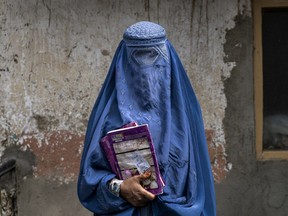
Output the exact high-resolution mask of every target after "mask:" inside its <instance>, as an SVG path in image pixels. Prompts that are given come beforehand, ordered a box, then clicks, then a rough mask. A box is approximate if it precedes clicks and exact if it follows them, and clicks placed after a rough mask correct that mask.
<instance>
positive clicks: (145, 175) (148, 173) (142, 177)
mask: <svg viewBox="0 0 288 216" xmlns="http://www.w3.org/2000/svg"><path fill="white" fill-rule="evenodd" d="M150 176H151V172H149V171H147V172H144V173H142V174H141V175H138V176H136V177H137V179H138V180H139V182H140V181H143V180H146V179H148V178H150Z"/></svg>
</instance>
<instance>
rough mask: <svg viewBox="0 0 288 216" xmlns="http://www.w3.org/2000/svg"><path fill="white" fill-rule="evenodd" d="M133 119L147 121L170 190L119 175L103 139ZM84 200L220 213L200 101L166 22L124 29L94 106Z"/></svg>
mask: <svg viewBox="0 0 288 216" xmlns="http://www.w3.org/2000/svg"><path fill="white" fill-rule="evenodd" d="M130 122H137V123H138V124H148V125H149V129H150V132H151V135H152V138H153V142H154V146H155V151H156V155H157V159H158V163H159V168H160V172H161V175H162V177H163V179H164V182H165V187H164V191H163V193H162V194H160V195H157V196H155V195H153V194H151V193H150V192H148V191H146V190H145V189H144V188H143V187H142V186H141V181H142V180H144V179H145V177H144V176H143V175H136V176H133V177H131V178H129V179H127V180H124V181H123V182H121V184H120V187H119V188H120V191H118V193H119V194H118V195H117V194H115V193H113V192H112V191H111V190H110V185H109V184H110V182H111V181H112V180H115V179H116V178H117V177H116V175H115V174H114V173H113V172H112V170H111V167H110V166H109V163H108V161H107V159H106V156H105V154H104V152H103V150H102V149H101V146H100V145H99V140H100V139H101V138H102V137H103V136H105V134H106V133H107V132H108V131H110V130H113V129H116V128H120V127H121V126H123V125H125V124H128V123H130ZM78 196H79V199H80V201H81V203H82V204H83V205H84V206H85V207H86V208H87V209H89V210H90V211H92V212H93V213H94V215H117V216H130V215H133V216H134V215H135V216H136V215H141V216H143V215H149V216H153V215H156V216H158V215H159V216H160V215H163V216H169V215H171V216H173V215H180V216H214V215H216V207H215V194H214V183H213V176H212V172H211V166H210V160H209V155H208V150H207V145H206V139H205V132H204V126H203V119H202V114H201V109H200V106H199V103H198V101H197V98H196V96H195V93H194V90H193V88H192V86H191V84H190V82H189V79H188V77H187V75H186V72H185V70H184V68H183V66H182V64H181V61H180V59H179V57H178V55H177V54H176V51H175V50H174V48H173V47H172V45H171V43H170V42H169V40H168V39H167V38H166V32H165V29H164V28H163V27H161V26H160V25H158V24H155V23H152V22H146V21H143V22H138V23H135V24H134V25H132V26H130V27H129V28H128V29H127V30H126V31H125V33H124V35H123V40H122V41H121V42H120V44H119V46H118V48H117V50H116V53H115V55H114V58H113V61H112V64H111V66H110V69H109V71H108V74H107V77H106V79H105V82H104V84H103V87H102V89H101V91H100V93H99V96H98V98H97V100H96V103H95V105H94V108H93V110H92V113H91V116H90V119H89V122H88V127H87V132H86V138H85V143H84V149H83V153H82V161H81V165H80V174H79V179H78Z"/></svg>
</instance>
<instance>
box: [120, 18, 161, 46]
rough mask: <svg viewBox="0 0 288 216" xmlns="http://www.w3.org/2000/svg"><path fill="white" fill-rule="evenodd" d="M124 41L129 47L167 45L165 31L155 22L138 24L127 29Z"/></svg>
mask: <svg viewBox="0 0 288 216" xmlns="http://www.w3.org/2000/svg"><path fill="white" fill-rule="evenodd" d="M123 39H124V41H125V42H126V44H127V45H128V46H145V45H149V46H150V45H154V44H161V43H165V41H166V31H165V29H164V28H163V27H162V26H160V25H158V24H156V23H153V22H148V21H141V22H137V23H135V24H133V25H131V26H130V27H128V28H127V29H126V31H125V32H124V35H123Z"/></svg>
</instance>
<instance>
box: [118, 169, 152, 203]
mask: <svg viewBox="0 0 288 216" xmlns="http://www.w3.org/2000/svg"><path fill="white" fill-rule="evenodd" d="M149 177H150V175H147V174H146V173H143V174H141V175H137V176H133V177H131V178H128V179H126V180H124V181H123V183H122V184H121V186H120V196H121V197H122V198H124V199H125V200H127V201H128V202H129V203H131V204H132V205H133V206H135V207H140V206H145V205H146V203H147V202H148V201H150V200H153V199H155V195H154V194H152V193H150V192H149V191H147V190H145V189H144V188H143V187H142V186H141V181H144V180H146V179H148V178H149Z"/></svg>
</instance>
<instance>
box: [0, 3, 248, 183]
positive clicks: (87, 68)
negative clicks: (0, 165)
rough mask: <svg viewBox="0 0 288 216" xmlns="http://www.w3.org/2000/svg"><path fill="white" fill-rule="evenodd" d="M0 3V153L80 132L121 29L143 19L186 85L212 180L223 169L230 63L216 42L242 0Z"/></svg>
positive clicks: (244, 6) (240, 10)
mask: <svg viewBox="0 0 288 216" xmlns="http://www.w3.org/2000/svg"><path fill="white" fill-rule="evenodd" d="M2 5H3V7H1V9H0V17H1V19H0V24H1V25H0V27H1V30H2V35H1V41H0V49H1V50H3V53H2V54H1V56H0V63H1V65H0V75H1V77H0V78H1V79H0V85H1V86H4V88H3V89H1V91H0V95H1V102H0V106H1V116H0V120H1V121H0V132H1V134H0V138H1V140H0V141H1V143H2V145H1V146H0V157H1V155H3V152H4V150H5V148H7V147H8V146H11V145H17V146H20V148H19V149H22V150H23V151H25V150H27V149H30V148H31V146H29V145H26V144H25V141H27V140H34V141H33V143H34V144H35V145H37V147H39V148H44V147H45V146H51V148H52V146H53V144H52V143H51V141H50V140H49V138H47V136H48V134H49V133H54V132H55V131H67V132H69V133H71V134H73V136H79V137H83V136H84V134H85V130H86V125H87V119H88V116H89V114H90V111H91V109H92V106H93V104H94V102H95V98H96V97H97V94H98V92H99V90H100V88H101V85H102V83H103V81H104V78H105V75H106V73H107V70H108V68H109V66H110V63H111V60H112V57H113V53H114V52H115V50H116V47H117V46H118V43H119V42H120V40H121V38H122V34H123V31H124V29H125V28H126V27H128V26H129V25H131V24H133V23H135V22H136V21H139V20H147V19H148V20H151V21H154V22H159V23H160V24H161V25H162V26H164V27H165V29H166V31H167V35H168V38H169V40H170V41H171V42H172V44H173V45H174V47H175V48H176V50H177V51H178V53H179V55H180V58H181V59H182V61H183V64H184V67H185V68H186V70H187V73H188V76H189V78H190V79H191V82H192V84H193V86H194V89H195V92H196V94H197V96H198V98H199V101H200V103H201V106H202V111H203V117H204V122H205V129H206V131H212V132H211V134H210V135H211V138H207V139H210V140H211V141H208V143H209V148H210V152H213V154H215V155H214V156H213V155H212V156H211V157H212V158H216V160H214V159H212V166H213V167H212V168H213V172H214V176H215V179H216V182H221V181H222V180H223V179H224V178H225V176H226V174H225V173H227V172H229V170H231V167H232V166H233V165H232V164H231V163H230V162H229V161H227V155H226V150H225V145H226V143H225V135H224V130H223V123H222V120H223V119H224V117H225V109H226V106H227V102H226V98H225V94H224V85H223V81H224V80H226V79H228V78H229V77H230V76H231V71H232V70H233V68H235V67H236V66H237V65H236V62H234V61H231V62H227V61H226V62H225V61H224V59H225V58H226V57H227V56H225V53H224V51H223V44H225V42H226V41H225V34H226V32H227V31H228V30H229V29H232V28H234V27H235V22H234V17H235V16H236V15H238V14H241V15H243V16H251V6H250V1H248V0H237V1H236V0H234V1H229V0H225V1H213V0H195V1H192V2H187V1H180V2H176V1H175V2H173V1H172V2H170V3H169V4H166V3H164V2H163V1H157V2H152V1H145V2H144V4H143V2H140V3H135V5H133V7H132V6H131V4H130V2H129V1H121V4H120V1H119V2H114V3H108V2H102V1H89V0H87V1H85V2H84V3H82V2H80V1H77V0H76V1H74V3H73V4H70V3H69V2H67V1H49V0H42V1H37V0H29V1H26V2H25V3H24V2H18V1H15V0H14V1H5V0H3V1H2ZM135 8H139V11H137V12H135V10H134V9H135ZM111 14H113V16H111ZM171 17H173V19H170V18H171ZM120 18H121V19H120ZM120 20H121V21H120ZM179 38H180V40H179ZM239 46H241V44H239ZM226 59H227V58H226ZM65 142H66V141H63V143H65ZM79 143H80V142H79ZM59 158H61V157H60V156H59ZM63 158H64V160H63V161H66V157H63ZM35 170H38V168H37V167H35ZM35 172H36V171H35ZM75 173H76V172H75ZM75 173H74V174H75Z"/></svg>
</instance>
